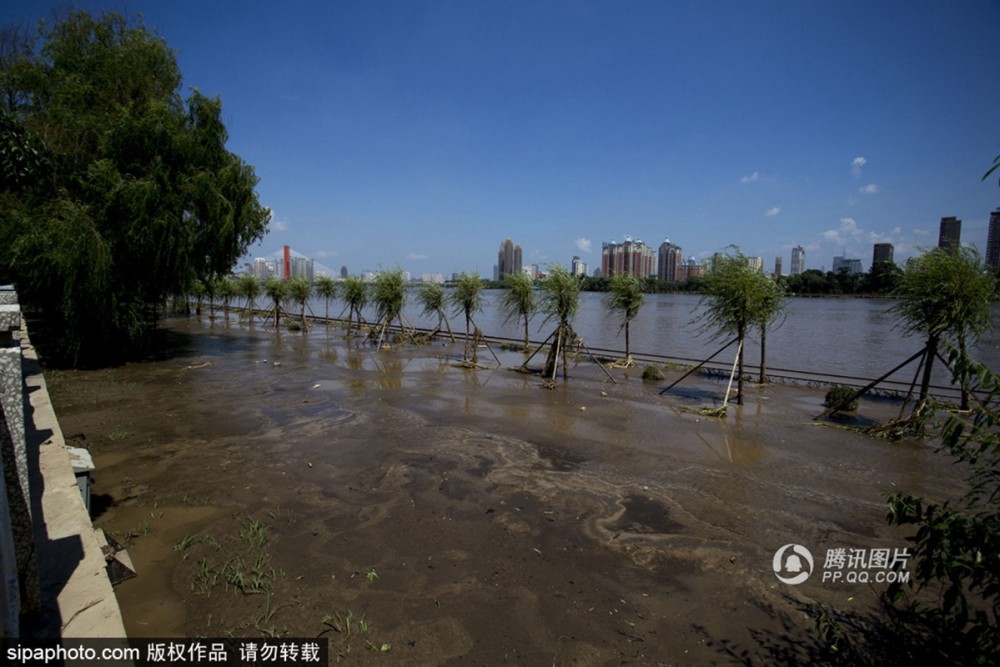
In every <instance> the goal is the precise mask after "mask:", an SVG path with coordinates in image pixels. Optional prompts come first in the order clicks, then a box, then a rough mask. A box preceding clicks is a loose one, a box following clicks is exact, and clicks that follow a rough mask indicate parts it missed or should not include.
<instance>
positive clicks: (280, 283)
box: [264, 276, 288, 329]
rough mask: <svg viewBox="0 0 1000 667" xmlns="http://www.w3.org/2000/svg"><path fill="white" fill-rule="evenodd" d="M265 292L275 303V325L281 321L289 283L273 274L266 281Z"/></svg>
mask: <svg viewBox="0 0 1000 667" xmlns="http://www.w3.org/2000/svg"><path fill="white" fill-rule="evenodd" d="M264 292H265V293H266V294H267V296H268V298H270V299H271V301H272V302H273V303H274V327H275V328H276V329H277V328H278V325H279V324H280V323H281V302H282V301H284V300H285V299H287V298H288V283H286V282H285V281H284V280H282V279H281V278H278V277H277V276H271V277H270V278H268V279H267V282H265V283H264Z"/></svg>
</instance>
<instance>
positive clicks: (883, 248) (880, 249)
mask: <svg viewBox="0 0 1000 667" xmlns="http://www.w3.org/2000/svg"><path fill="white" fill-rule="evenodd" d="M894 250H895V247H894V246H893V245H892V244H891V243H876V244H875V248H874V250H872V266H875V265H876V264H878V263H879V262H889V263H890V264H892V261H893V260H892V253H893V251H894Z"/></svg>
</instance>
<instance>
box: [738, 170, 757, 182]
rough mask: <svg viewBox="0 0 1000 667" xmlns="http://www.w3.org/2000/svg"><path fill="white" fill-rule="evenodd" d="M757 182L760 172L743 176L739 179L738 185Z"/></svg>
mask: <svg viewBox="0 0 1000 667" xmlns="http://www.w3.org/2000/svg"><path fill="white" fill-rule="evenodd" d="M759 180H760V172H759V171H755V172H754V173H752V174H750V175H749V176H744V177H743V178H741V179H740V183H743V184H746V183H756V182H757V181H759Z"/></svg>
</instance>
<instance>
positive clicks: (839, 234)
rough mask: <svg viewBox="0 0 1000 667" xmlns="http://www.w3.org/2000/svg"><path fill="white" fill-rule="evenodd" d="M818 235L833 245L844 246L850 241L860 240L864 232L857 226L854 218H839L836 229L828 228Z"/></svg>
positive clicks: (856, 241)
mask: <svg viewBox="0 0 1000 667" xmlns="http://www.w3.org/2000/svg"><path fill="white" fill-rule="evenodd" d="M820 236H822V237H823V239H825V240H827V241H831V242H833V243H834V244H835V245H839V246H846V245H849V244H850V243H852V242H853V243H858V242H860V241H861V240H862V239H863V237H864V232H863V231H862V230H861V228H860V227H858V223H857V222H855V220H854V218H841V219H840V225H839V226H838V227H837V228H836V229H828V230H826V231H825V232H823V233H822V234H821V235H820Z"/></svg>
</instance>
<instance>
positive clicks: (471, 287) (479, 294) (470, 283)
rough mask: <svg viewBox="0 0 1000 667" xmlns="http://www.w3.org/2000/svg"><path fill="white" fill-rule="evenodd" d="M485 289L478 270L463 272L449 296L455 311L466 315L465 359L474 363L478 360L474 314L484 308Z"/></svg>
mask: <svg viewBox="0 0 1000 667" xmlns="http://www.w3.org/2000/svg"><path fill="white" fill-rule="evenodd" d="M483 289H484V285H483V280H482V278H480V277H479V273H478V272H475V271H473V272H472V273H461V274H459V276H458V280H456V281H455V287H454V289H452V291H451V295H450V297H449V298H450V301H451V303H452V305H453V306H454V307H455V312H456V313H461V314H462V315H464V316H465V357H464V361H470V360H471V361H472V363H476V362H477V358H476V343H475V342H474V341H473V340H472V326H473V322H472V316H473V315H474V314H475V313H478V312H479V311H480V310H482V308H483ZM470 353H471V357H470Z"/></svg>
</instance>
